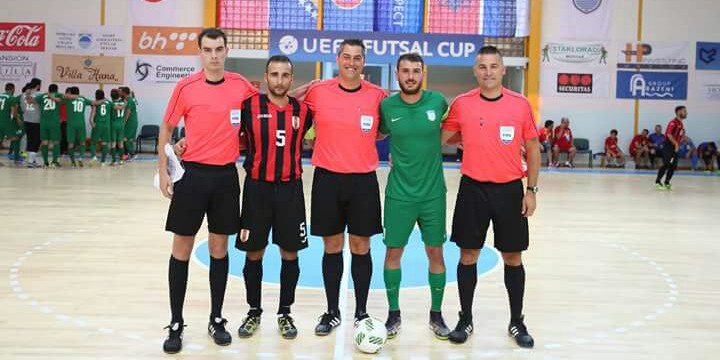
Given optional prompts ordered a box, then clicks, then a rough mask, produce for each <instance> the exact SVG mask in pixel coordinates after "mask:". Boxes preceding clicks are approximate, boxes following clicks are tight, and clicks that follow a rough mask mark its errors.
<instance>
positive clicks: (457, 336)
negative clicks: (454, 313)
mask: <svg viewBox="0 0 720 360" xmlns="http://www.w3.org/2000/svg"><path fill="white" fill-rule="evenodd" d="M458 316H459V317H460V319H459V320H458V323H457V325H456V326H455V330H453V331H451V332H450V334H449V335H448V339H449V340H450V342H452V343H455V344H462V343H464V342H465V341H467V339H468V337H469V336H470V334H472V332H473V323H472V316H470V315H467V316H466V315H465V314H463V313H462V312H460V313H458Z"/></svg>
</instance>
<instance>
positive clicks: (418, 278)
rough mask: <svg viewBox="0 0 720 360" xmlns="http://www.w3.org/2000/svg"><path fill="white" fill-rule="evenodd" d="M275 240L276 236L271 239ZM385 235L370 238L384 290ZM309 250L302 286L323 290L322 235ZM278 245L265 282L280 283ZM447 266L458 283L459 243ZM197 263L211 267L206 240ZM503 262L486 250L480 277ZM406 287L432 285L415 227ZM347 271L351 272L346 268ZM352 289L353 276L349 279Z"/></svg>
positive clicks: (449, 247)
mask: <svg viewBox="0 0 720 360" xmlns="http://www.w3.org/2000/svg"><path fill="white" fill-rule="evenodd" d="M235 238H236V236H235V235H231V236H230V238H229V240H228V244H229V246H228V247H229V248H230V249H229V253H230V275H231V276H235V277H238V278H240V279H242V277H243V272H242V269H243V266H244V265H245V253H244V252H243V251H240V250H238V249H236V248H235ZM270 238H271V239H272V236H271V237H270ZM382 240H383V235H382V234H378V235H375V236H373V237H372V238H370V254H371V256H372V262H373V277H372V282H371V283H370V288H371V289H384V288H385V283H384V281H383V264H384V261H385V245H384V244H383V242H382ZM308 245H309V246H308V248H306V249H304V250H302V251H300V252H299V254H298V258H299V260H300V279H299V280H298V286H301V287H305V288H319V289H322V288H323V277H322V256H323V241H322V238H321V237H319V236H312V235H309V236H308ZM276 248H277V247H276V246H268V249H267V251H266V252H265V257H264V258H263V282H266V283H272V284H279V283H280V266H281V260H280V253H279V251H277V250H275V249H276ZM443 252H444V255H445V267H446V269H447V270H446V276H447V282H448V283H450V282H455V281H457V275H456V271H455V266H456V265H457V263H458V259H459V258H460V250H459V249H458V247H457V246H455V244H453V243H450V242H447V243H445V245H444V250H443ZM193 257H194V258H195V260H196V261H198V262H200V263H201V264H203V265H204V266H205V267H208V266H209V264H210V255H209V252H208V243H207V239H203V240H202V241H201V242H200V243H199V244H198V246H197V247H196V248H195V251H194V252H193ZM499 262H500V256H499V254H498V252H497V251H496V250H495V249H492V248H489V247H487V246H486V247H484V248H483V249H482V252H481V253H480V258H479V259H478V263H477V268H478V276H482V275H484V274H487V273H489V272H490V271H492V270H493V269H494V268H495V267H496V266H497V265H498V264H499ZM402 270H403V272H402V283H401V287H402V288H412V287H422V286H427V285H428V260H427V255H425V247H424V246H423V243H422V240H421V237H420V230H419V229H417V228H415V229H414V230H413V232H412V234H411V235H410V241H409V242H408V245H407V246H406V247H405V252H404V253H403V257H402ZM345 271H350V269H349V268H346V269H345ZM349 282H350V287H351V288H352V286H353V282H352V277H350V279H349Z"/></svg>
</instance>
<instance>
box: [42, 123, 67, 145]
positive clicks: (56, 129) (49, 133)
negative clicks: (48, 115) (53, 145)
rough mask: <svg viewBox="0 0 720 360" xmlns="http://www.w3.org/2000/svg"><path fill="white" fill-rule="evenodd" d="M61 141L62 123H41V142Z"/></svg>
mask: <svg viewBox="0 0 720 360" xmlns="http://www.w3.org/2000/svg"><path fill="white" fill-rule="evenodd" d="M60 139H62V133H61V131H60V122H57V121H56V122H55V123H51V122H50V121H40V140H44V141H48V140H49V141H60Z"/></svg>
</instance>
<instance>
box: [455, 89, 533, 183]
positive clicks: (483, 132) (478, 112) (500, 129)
mask: <svg viewBox="0 0 720 360" xmlns="http://www.w3.org/2000/svg"><path fill="white" fill-rule="evenodd" d="M443 129H445V130H450V131H460V132H461V133H462V143H463V159H462V165H461V166H460V172H461V173H462V174H463V175H466V176H468V177H470V178H472V179H473V180H476V181H481V182H494V183H507V182H510V181H514V180H517V179H520V178H522V177H523V176H524V175H525V171H524V170H523V166H522V161H521V158H522V156H521V154H522V145H523V144H524V143H525V140H528V139H532V138H536V137H537V136H538V134H537V129H535V120H534V119H533V114H532V110H531V108H530V103H529V102H528V101H527V99H526V98H525V97H523V96H522V95H520V94H518V93H515V92H513V91H510V90H507V89H505V88H503V91H502V96H501V97H500V98H499V99H497V100H487V99H484V98H482V97H481V96H480V89H475V90H472V91H470V92H467V93H464V94H462V95H459V96H458V97H457V98H455V100H454V101H453V103H452V105H450V113H449V114H448V118H447V120H445V122H443Z"/></svg>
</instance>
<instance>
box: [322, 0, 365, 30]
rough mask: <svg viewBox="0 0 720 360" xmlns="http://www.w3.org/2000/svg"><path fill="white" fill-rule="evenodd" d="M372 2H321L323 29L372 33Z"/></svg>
mask: <svg viewBox="0 0 720 360" xmlns="http://www.w3.org/2000/svg"><path fill="white" fill-rule="evenodd" d="M374 17H375V2H374V1H373V0H323V29H325V30H330V31H333V30H337V31H373V23H374Z"/></svg>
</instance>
